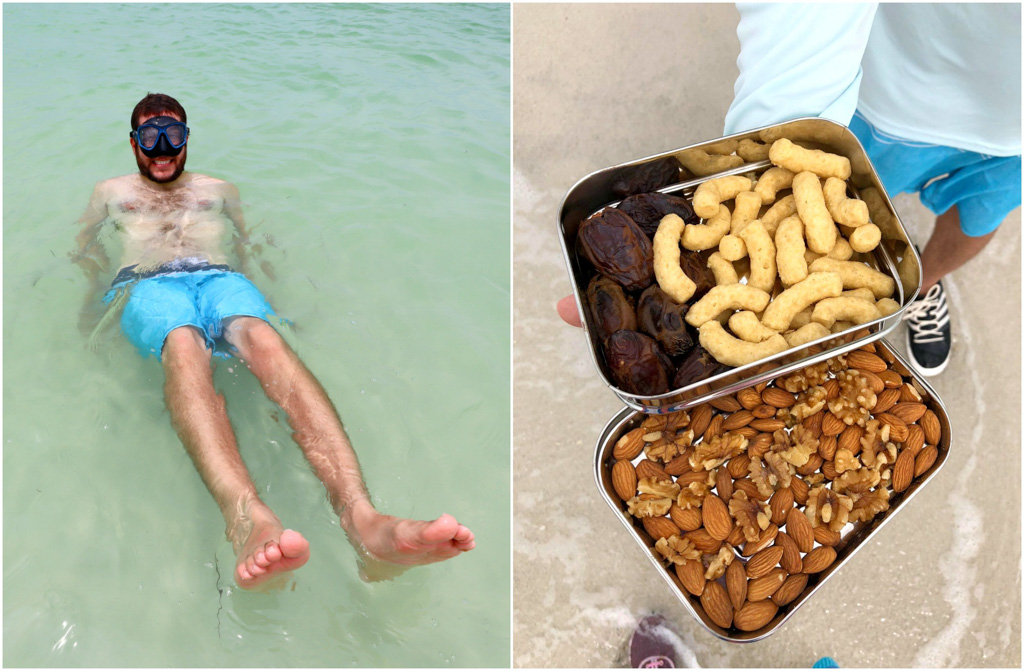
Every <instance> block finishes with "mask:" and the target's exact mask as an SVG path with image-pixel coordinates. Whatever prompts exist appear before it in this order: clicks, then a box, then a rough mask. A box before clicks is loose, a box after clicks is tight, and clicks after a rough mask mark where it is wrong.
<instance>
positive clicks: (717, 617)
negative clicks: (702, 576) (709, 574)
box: [700, 580, 732, 629]
mask: <svg viewBox="0 0 1024 671" xmlns="http://www.w3.org/2000/svg"><path fill="white" fill-rule="evenodd" d="M700 605H702V606H704V612H705V613H706V614H707V616H708V617H709V618H711V621H712V622H714V623H715V624H717V625H718V626H719V627H721V628H722V629H728V628H729V627H731V626H732V602H731V601H730V600H729V595H728V594H727V593H726V591H725V588H724V587H722V586H721V585H720V584H718V581H717V580H711V581H709V582H708V583H707V584H706V585H704V592H703V594H701V595H700Z"/></svg>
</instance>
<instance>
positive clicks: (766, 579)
mask: <svg viewBox="0 0 1024 671" xmlns="http://www.w3.org/2000/svg"><path fill="white" fill-rule="evenodd" d="M828 549H829V550H831V549H832V548H828ZM804 566H805V567H806V562H804ZM805 570H806V569H805ZM788 575H789V574H788V573H786V569H784V568H775V569H772V570H770V571H769V572H768V573H767V574H766V575H764V576H763V577H760V578H755V579H754V580H750V581H749V582H747V601H761V600H763V599H767V598H768V597H770V596H771V595H772V594H775V590H777V589H779V588H780V587H782V583H784V582H786V577H787V576H788Z"/></svg>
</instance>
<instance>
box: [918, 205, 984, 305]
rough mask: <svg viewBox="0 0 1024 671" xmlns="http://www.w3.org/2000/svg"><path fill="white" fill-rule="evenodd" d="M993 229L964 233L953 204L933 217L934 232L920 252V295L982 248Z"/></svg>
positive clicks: (957, 211) (958, 214)
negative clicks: (972, 235) (990, 230)
mask: <svg viewBox="0 0 1024 671" xmlns="http://www.w3.org/2000/svg"><path fill="white" fill-rule="evenodd" d="M995 234H996V232H995V231H992V232H991V233H988V234H987V235H982V236H978V237H971V236H969V235H965V234H964V232H963V231H962V230H961V229H960V213H959V210H958V209H957V207H956V205H954V206H953V207H951V208H949V209H948V210H946V211H945V212H944V213H942V214H940V215H939V216H938V217H937V218H936V220H935V231H934V232H933V233H932V236H931V237H930V238H929V239H928V243H927V244H926V245H925V246H924V250H922V252H921V274H922V275H923V277H924V279H923V281H922V283H921V295H922V296H923V295H924V294H926V293H928V290H929V289H931V287H932V285H933V284H935V283H936V282H938V281H939V280H941V279H942V278H943V277H945V276H946V275H948V274H949V273H951V272H953V271H954V270H956V269H957V268H959V267H960V266H962V265H964V264H965V263H967V262H968V261H970V260H971V259H972V258H974V257H975V256H977V255H978V253H979V252H980V251H981V250H982V249H984V248H985V245H987V244H988V243H989V241H990V240H992V237H993V236H994V235H995Z"/></svg>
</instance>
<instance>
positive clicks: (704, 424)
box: [690, 403, 715, 436]
mask: <svg viewBox="0 0 1024 671" xmlns="http://www.w3.org/2000/svg"><path fill="white" fill-rule="evenodd" d="M714 414H715V411H714V410H712V409H711V406H710V405H708V404H707V403H703V404H701V405H698V406H697V407H696V408H694V409H693V410H691V411H690V428H691V429H693V435H694V436H702V435H704V432H705V431H706V430H707V428H708V424H710V423H711V416H712V415H714Z"/></svg>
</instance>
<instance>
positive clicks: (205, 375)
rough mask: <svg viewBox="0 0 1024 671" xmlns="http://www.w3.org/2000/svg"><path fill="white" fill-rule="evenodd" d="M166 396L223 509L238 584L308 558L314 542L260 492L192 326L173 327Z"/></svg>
mask: <svg viewBox="0 0 1024 671" xmlns="http://www.w3.org/2000/svg"><path fill="white" fill-rule="evenodd" d="M163 367H164V373H165V375H166V385H165V387H164V393H165V396H166V401H167V409H168V410H169V411H170V413H171V423H172V424H173V425H174V428H175V430H176V431H177V432H178V436H179V437H180V438H181V442H182V443H184V445H185V449H186V450H188V453H189V456H190V457H192V462H193V463H194V464H195V466H196V470H198V471H199V475H200V476H201V477H202V478H203V482H205V483H206V487H207V489H209V490H210V494H212V495H213V498H214V500H215V501H216V502H217V505H218V506H220V510H221V513H222V514H223V515H224V521H225V522H226V524H227V537H228V540H230V541H231V544H232V545H233V546H234V548H235V553H236V554H237V556H238V562H237V564H236V567H235V580H236V581H237V583H238V586H239V587H242V588H244V589H250V588H252V587H255V586H257V585H259V584H260V583H262V582H264V581H266V580H267V579H268V578H271V577H272V576H275V575H278V574H280V573H282V572H284V571H289V570H291V569H296V568H298V567H300V566H302V565H303V564H305V563H306V560H307V559H309V543H308V542H307V541H306V539H305V538H303V537H302V536H301V535H300V534H299V533H298V532H295V531H291V530H285V529H284V528H283V527H282V526H281V522H280V520H278V519H277V516H276V515H274V513H273V511H271V510H270V508H268V507H267V505H266V504H265V503H263V502H262V501H261V500H260V499H259V496H257V494H256V487H255V486H254V485H253V483H252V480H251V478H250V477H249V472H248V471H247V470H246V468H245V464H244V463H243V462H242V457H241V456H240V455H239V453H238V446H237V444H236V442H235V435H234V432H233V431H232V430H231V423H230V422H229V420H228V415H227V408H226V406H225V404H224V397H223V396H221V395H219V394H217V392H216V391H215V390H214V387H213V374H212V371H211V369H210V350H208V349H207V348H206V343H205V342H204V339H203V336H202V335H200V334H199V332H198V331H197V330H196V329H194V328H192V327H190V326H183V327H181V328H177V329H174V330H173V331H171V332H170V334H169V335H168V336H167V339H166V341H165V342H164V348H163Z"/></svg>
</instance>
